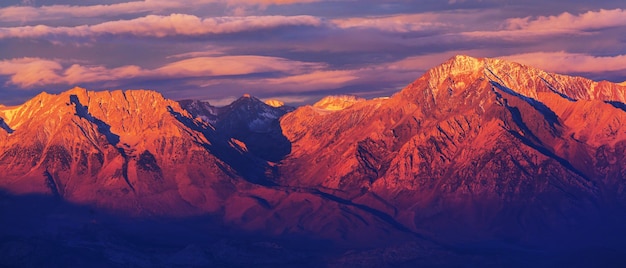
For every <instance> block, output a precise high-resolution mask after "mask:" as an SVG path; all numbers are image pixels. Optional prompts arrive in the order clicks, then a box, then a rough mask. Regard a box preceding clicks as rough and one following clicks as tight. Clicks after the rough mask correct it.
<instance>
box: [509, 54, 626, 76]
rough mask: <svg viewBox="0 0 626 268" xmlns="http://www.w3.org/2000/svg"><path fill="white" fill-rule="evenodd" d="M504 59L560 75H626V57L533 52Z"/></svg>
mask: <svg viewBox="0 0 626 268" xmlns="http://www.w3.org/2000/svg"><path fill="white" fill-rule="evenodd" d="M501 58H503V59H507V60H511V61H515V62H519V63H522V64H526V65H530V66H533V67H536V68H540V69H543V70H546V71H551V72H558V73H604V72H613V71H624V73H625V74H626V65H625V64H624V63H625V62H626V55H617V56H608V57H600V56H592V55H588V54H582V53H568V52H564V51H559V52H532V53H524V54H516V55H510V56H503V57H501Z"/></svg>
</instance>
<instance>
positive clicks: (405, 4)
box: [0, 0, 626, 105]
mask: <svg viewBox="0 0 626 268" xmlns="http://www.w3.org/2000/svg"><path fill="white" fill-rule="evenodd" d="M622 2H623V1H582V0H576V1H549V2H546V1H539V0H525V1H508V0H448V1H441V0H425V1H411V0H386V1H380V0H362V1H358V3H357V1H353V0H334V1H330V0H328V1H326V0H195V1H191V0H183V1H167V0H139V1H129V0H108V1H106V0H89V1H84V0H83V1H76V0H63V1H60V0H56V1H55V0H20V1H15V0H13V1H3V2H2V3H0V50H1V51H2V52H3V53H2V54H0V83H1V84H0V103H1V104H5V105H13V104H18V103H20V102H23V101H24V100H26V99H27V98H29V97H32V96H33V95H36V94H38V93H39V92H41V91H47V92H59V91H63V90H66V89H68V88H71V87H73V86H83V87H86V88H89V89H94V90H100V89H119V88H122V89H130V88H146V89H154V90H158V91H160V92H162V93H163V94H164V95H165V96H167V97H169V98H173V99H187V98H195V99H204V100H211V101H213V102H215V103H218V104H220V103H226V102H228V101H229V100H232V99H234V98H236V97H237V96H239V95H241V94H244V93H251V94H253V95H256V96H258V97H261V98H281V99H283V100H285V101H286V102H287V103H291V104H303V103H311V102H313V101H315V100H317V99H319V98H320V97H322V96H324V95H329V94H356V95H359V96H362V97H368V98H372V97H378V96H388V95H391V94H393V93H394V92H396V91H398V90H399V89H400V88H401V87H403V86H404V85H406V84H408V83H410V82H411V81H412V80H414V79H416V78H418V77H419V76H420V75H421V73H423V72H424V71H425V70H427V69H428V68H430V67H433V66H435V65H437V64H439V63H441V62H443V61H444V60H446V59H447V58H449V57H451V56H453V55H455V54H469V55H472V56H478V57H503V58H507V59H511V60H516V61H519V62H522V63H526V64H530V65H533V66H536V67H539V68H544V69H546V70H549V71H554V72H559V73H568V74H578V75H579V74H583V75H585V76H587V77H590V78H593V79H596V80H602V79H606V80H610V81H615V82H621V81H624V80H626V66H624V64H623V62H625V59H626V56H625V55H626V39H625V38H623V36H626V10H624V9H623V8H624V4H623V3H622Z"/></svg>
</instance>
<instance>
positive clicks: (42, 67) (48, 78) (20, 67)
mask: <svg viewBox="0 0 626 268" xmlns="http://www.w3.org/2000/svg"><path fill="white" fill-rule="evenodd" d="M62 69H63V67H62V66H61V64H60V63H58V62H56V61H52V60H44V59H40V58H20V59H11V60H3V61H0V75H3V76H10V80H9V82H10V83H11V84H14V85H18V86H20V87H31V86H35V85H47V84H55V83H57V81H58V80H59V79H61V77H60V76H59V75H58V74H57V72H58V71H59V70H62Z"/></svg>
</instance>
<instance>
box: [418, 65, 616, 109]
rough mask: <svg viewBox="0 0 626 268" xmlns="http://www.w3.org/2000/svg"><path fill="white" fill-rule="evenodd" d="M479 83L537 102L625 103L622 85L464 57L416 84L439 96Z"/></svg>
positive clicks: (442, 66) (435, 70) (422, 78)
mask: <svg viewBox="0 0 626 268" xmlns="http://www.w3.org/2000/svg"><path fill="white" fill-rule="evenodd" d="M480 80H482V81H488V82H490V83H492V84H494V85H498V86H502V87H505V88H508V89H510V90H512V91H513V92H516V93H518V94H521V95H523V96H526V97H530V98H534V99H536V98H538V95H539V94H543V93H548V92H551V93H556V94H558V95H559V96H561V97H563V98H565V99H568V100H571V101H575V100H603V101H620V102H625V101H626V99H625V96H624V94H623V93H622V91H623V90H622V89H621V87H622V86H623V85H620V84H615V83H609V82H606V81H601V82H595V81H592V80H590V79H587V78H583V77H575V76H567V75H561V74H556V73H551V72H546V71H544V70H541V69H539V68H535V67H531V66H527V65H524V64H520V63H517V62H513V61H508V60H503V59H496V58H474V57H470V56H465V55H457V56H454V57H452V58H450V59H449V60H447V61H446V62H444V63H443V64H441V65H439V66H436V67H434V68H432V69H430V70H429V71H428V72H427V73H426V75H425V76H422V77H421V78H419V79H418V80H416V82H417V81H427V83H428V85H429V90H430V91H431V92H432V94H434V95H439V94H440V93H441V92H444V93H445V92H448V91H449V90H454V89H455V88H466V85H469V84H471V83H474V82H476V81H480Z"/></svg>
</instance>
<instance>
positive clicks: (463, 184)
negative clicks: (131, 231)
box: [0, 56, 626, 266]
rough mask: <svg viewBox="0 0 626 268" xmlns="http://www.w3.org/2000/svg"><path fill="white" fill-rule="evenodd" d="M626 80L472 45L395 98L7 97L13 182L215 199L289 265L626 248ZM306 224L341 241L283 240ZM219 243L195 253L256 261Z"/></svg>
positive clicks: (96, 194) (103, 199)
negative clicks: (474, 53) (315, 246)
mask: <svg viewBox="0 0 626 268" xmlns="http://www.w3.org/2000/svg"><path fill="white" fill-rule="evenodd" d="M625 92H626V86H624V85H620V84H615V83H610V82H606V81H602V82H595V81H591V80H589V79H585V78H582V77H571V76H565V75H559V74H554V73H549V72H545V71H542V70H539V69H536V68H532V67H529V66H525V65H521V64H517V63H513V62H508V61H504V60H499V59H486V58H472V57H468V56H456V57H453V58H451V59H450V60H448V61H446V62H445V63H443V64H442V65H439V66H437V67H435V68H433V69H431V70H429V71H427V72H426V73H425V74H424V75H423V76H422V77H420V78H418V79H417V80H415V81H414V82H412V83H411V84H409V85H408V86H407V87H406V88H404V89H402V90H401V91H400V92H398V93H396V94H394V95H393V96H391V97H389V98H384V99H382V98H381V99H374V100H364V99H360V98H357V97H353V96H335V97H327V98H325V99H323V100H322V101H320V102H318V103H317V104H315V105H313V106H303V107H299V108H297V109H293V108H291V107H288V106H284V105H282V103H280V102H278V101H272V102H268V103H269V104H270V105H268V104H266V103H264V102H262V101H261V100H259V99H257V98H255V97H251V96H244V97H242V98H240V99H238V100H236V101H235V102H233V103H232V104H230V105H228V106H226V107H214V106H212V105H210V104H209V103H206V102H201V101H193V100H186V101H180V102H176V101H172V100H168V99H165V98H164V97H163V96H162V95H160V94H159V93H156V92H153V91H147V90H128V91H112V92H108V91H103V92H91V91H87V90H85V89H81V88H75V89H72V90H69V91H67V92H64V93H61V94H58V95H51V94H46V93H42V94H40V95H38V96H36V97H34V98H33V99H31V100H29V101H27V102H26V103H24V104H22V105H19V106H14V107H4V106H1V107H0V170H1V171H0V172H1V173H0V188H2V189H3V191H5V192H7V193H9V194H11V195H17V196H20V195H28V194H39V195H43V196H49V197H54V198H56V199H57V200H63V202H67V203H70V204H80V205H85V206H89V207H91V208H93V209H95V210H98V211H106V213H111V214H115V215H118V214H119V215H125V216H129V217H139V218H141V217H175V218H183V219H184V218H187V217H199V216H207V215H208V216H209V217H210V218H211V219H212V220H211V221H210V223H209V222H205V223H203V224H205V225H207V226H212V227H211V228H212V229H211V230H228V232H226V233H230V232H233V233H237V235H236V237H242V236H243V237H246V235H247V236H249V237H251V236H254V237H257V236H259V237H264V239H278V240H275V241H274V240H272V241H273V242H271V243H278V244H279V245H280V246H277V247H281V248H283V247H284V248H283V249H284V250H285V251H289V250H292V251H289V252H290V253H289V254H287V253H285V254H286V255H289V257H286V255H284V254H278V253H276V257H275V258H273V259H272V260H273V261H276V262H275V263H273V264H276V265H288V264H292V265H294V264H297V263H306V261H307V260H309V259H311V258H316V259H317V258H318V257H319V258H321V259H323V260H324V261H323V263H324V264H325V265H327V264H331V265H338V266H361V265H363V264H364V263H370V264H374V265H375V266H394V265H408V266H410V265H418V264H423V265H435V264H439V263H449V264H450V265H451V266H455V265H462V264H463V263H467V261H469V262H472V261H476V262H478V263H483V261H484V263H483V264H485V263H486V265H498V264H502V265H505V266H511V265H520V266H525V265H524V264H530V263H524V261H520V260H522V259H524V258H526V259H528V258H530V259H531V260H538V263H539V264H542V265H561V264H564V262H563V261H562V259H561V258H569V257H570V256H575V255H576V254H572V255H568V254H569V253H567V252H580V251H584V252H586V254H587V253H588V254H592V255H589V256H595V257H598V256H600V257H599V258H601V259H602V258H603V257H606V258H609V257H607V256H610V257H611V258H612V259H611V260H616V259H615V258H614V257H615V256H620V254H621V253H623V252H624V249H626V247H623V239H624V238H626V236H625V232H624V231H623V228H622V226H623V224H624V223H626V221H625V219H626V210H625V206H626V192H625V191H624V190H625V189H626V128H624V127H623V126H624V124H625V122H626V99H625V98H626V97H625ZM3 211H7V210H6V209H5V210H3ZM49 213H52V212H49ZM85 217H89V216H88V215H87V216H85ZM81 219H82V218H81ZM218 232H222V231H218ZM296 238H298V239H304V240H307V239H308V240H307V241H309V240H310V241H318V242H319V241H325V242H324V243H331V244H332V245H333V247H332V248H333V249H335V250H336V252H340V253H339V254H338V253H336V252H333V253H328V255H324V254H326V253H327V252H321V251H320V253H317V254H320V255H323V257H320V256H319V255H313V257H311V255H307V254H308V253H303V251H301V250H302V249H300V248H298V249H292V248H290V246H288V245H291V244H290V243H289V242H285V243H284V244H280V243H281V242H276V241H282V240H280V239H286V240H287V241H293V239H296ZM238 239H239V238H238ZM218 240H219V239H218ZM220 243H221V242H220ZM320 243H321V242H320ZM219 245H222V244H219ZM228 245H230V246H232V247H237V246H233V245H231V244H228ZM263 245H265V244H263ZM325 245H327V244H325ZM61 246H66V247H68V248H70V249H69V250H73V249H71V246H68V245H65V244H63V245H61ZM220 247H221V248H223V245H222V246H220ZM323 247H326V246H323ZM263 248H264V250H269V251H271V252H274V251H272V250H275V249H276V247H274V246H272V247H269V248H272V249H271V250H270V249H268V248H266V247H263ZM597 248H604V249H607V250H608V252H609V253H607V254H608V255H603V254H604V253H605V252H604V251H602V253H598V251H593V250H596V249H597ZM239 249H240V248H239ZM555 249H558V250H555ZM587 249H592V250H589V251H587ZM245 250H251V251H250V252H253V251H254V250H252V249H244V251H245ZM490 250H492V251H490ZM552 250H554V252H557V251H558V252H559V254H562V255H558V256H557V257H554V258H553V257H546V256H552V255H550V254H551V252H553V251H552ZM194 252H195V251H194ZM212 252H213V251H209V250H205V251H201V252H200V253H198V252H195V253H193V254H200V255H202V256H203V257H206V258H207V259H208V260H210V261H216V260H217V261H216V262H214V263H213V264H215V265H226V266H228V265H235V266H237V265H240V266H241V265H243V266H245V265H252V264H254V262H252V263H238V262H237V261H243V260H242V259H240V256H239V255H233V257H232V258H226V257H224V258H225V259H220V258H222V257H223V256H225V255H223V254H222V255H214V254H213V253H214V252H213V253H212ZM250 252H248V251H246V253H244V254H243V255H245V254H252V253H250ZM485 252H495V253H494V254H495V255H497V256H496V257H494V256H492V255H489V254H487V253H485ZM545 252H549V253H545ZM544 253H545V255H542V254H544ZM593 254H599V255H593ZM243 255H242V256H243ZM220 256H221V257H220ZM228 256H230V255H228ZM246 256H249V255H246ZM272 256H273V255H272ZM196 257H197V256H196ZM266 257H267V256H266ZM42 258H43V257H42ZM259 258H260V257H259ZM307 258H308V259H307ZM5 259H6V258H5ZM8 259H9V260H14V259H11V258H8ZM105 259H106V258H105ZM107 260H108V259H107ZM168 260H169V259H168ZM620 260H623V259H620V258H619V257H617V260H616V261H620ZM153 261H154V262H153V263H151V264H152V265H167V264H171V263H169V262H167V260H164V261H163V262H159V261H156V260H153ZM492 262H493V263H492ZM270 263H272V262H270ZM125 264H131V265H136V264H137V263H134V262H132V260H129V262H128V263H125ZM266 264H267V263H266ZM377 264H380V265H377Z"/></svg>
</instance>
